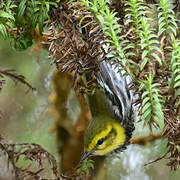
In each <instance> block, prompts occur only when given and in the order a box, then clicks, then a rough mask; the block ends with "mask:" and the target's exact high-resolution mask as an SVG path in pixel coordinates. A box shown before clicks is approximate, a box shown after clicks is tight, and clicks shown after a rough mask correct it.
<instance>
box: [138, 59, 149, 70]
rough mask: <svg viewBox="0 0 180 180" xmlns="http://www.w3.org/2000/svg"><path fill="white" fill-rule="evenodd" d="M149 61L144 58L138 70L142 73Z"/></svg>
mask: <svg viewBox="0 0 180 180" xmlns="http://www.w3.org/2000/svg"><path fill="white" fill-rule="evenodd" d="M148 61H149V58H147V57H145V58H144V59H143V61H142V62H141V65H140V70H141V71H142V70H143V69H144V67H145V66H146V64H147V62H148Z"/></svg>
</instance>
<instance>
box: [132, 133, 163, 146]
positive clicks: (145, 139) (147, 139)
mask: <svg viewBox="0 0 180 180" xmlns="http://www.w3.org/2000/svg"><path fill="white" fill-rule="evenodd" d="M160 138H162V134H161V133H157V134H152V133H150V134H148V135H146V136H140V137H137V138H132V139H131V144H139V145H141V146H146V145H147V144H148V143H152V142H154V141H155V140H157V139H160Z"/></svg>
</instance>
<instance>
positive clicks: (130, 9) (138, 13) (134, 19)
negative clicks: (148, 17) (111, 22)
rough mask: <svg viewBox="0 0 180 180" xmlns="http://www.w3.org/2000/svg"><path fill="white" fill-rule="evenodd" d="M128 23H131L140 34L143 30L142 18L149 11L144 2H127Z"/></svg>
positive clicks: (129, 0) (137, 0) (136, 0)
mask: <svg viewBox="0 0 180 180" xmlns="http://www.w3.org/2000/svg"><path fill="white" fill-rule="evenodd" d="M125 5H126V7H127V8H126V9H125V11H126V15H125V17H126V18H127V20H126V23H128V24H129V23H130V24H132V25H133V26H134V27H135V32H136V33H137V34H138V31H139V29H140V28H141V17H142V16H143V15H144V14H145V12H146V11H147V10H146V9H147V8H146V6H145V5H144V3H143V0H126V1H125Z"/></svg>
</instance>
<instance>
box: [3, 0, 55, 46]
mask: <svg viewBox="0 0 180 180" xmlns="http://www.w3.org/2000/svg"><path fill="white" fill-rule="evenodd" d="M50 6H57V3H56V1H55V2H53V0H52V1H49V0H42V1H39V0H17V1H13V0H8V1H3V2H2V4H1V5H0V8H1V9H2V10H0V32H1V34H2V36H3V37H4V38H8V37H9V38H10V39H11V41H12V42H13V45H14V47H15V48H16V49H18V50H24V49H26V48H28V47H29V46H31V45H32V43H33V34H35V28H36V27H38V29H39V32H40V34H42V32H43V30H44V27H45V21H46V20H48V19H49V14H48V13H49V11H50ZM14 29H15V30H16V31H14ZM7 32H8V33H7Z"/></svg>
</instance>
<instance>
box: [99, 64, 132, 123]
mask: <svg viewBox="0 0 180 180" xmlns="http://www.w3.org/2000/svg"><path fill="white" fill-rule="evenodd" d="M99 66H100V72H99V74H98V83H99V84H100V86H101V87H102V88H103V89H104V91H105V94H106V97H107V99H108V100H109V103H110V107H111V111H112V116H113V118H114V119H116V120H118V121H120V122H121V123H122V124H124V125H126V124H127V121H129V120H130V121H131V122H134V117H133V116H134V110H133V105H132V104H133V102H132V101H133V98H132V92H130V90H129V89H128V84H129V83H130V82H131V79H130V77H128V76H123V75H122V73H121V72H118V68H116V66H115V65H111V64H110V63H109V62H107V61H103V62H101V63H100V64H99ZM128 124H129V122H128Z"/></svg>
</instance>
